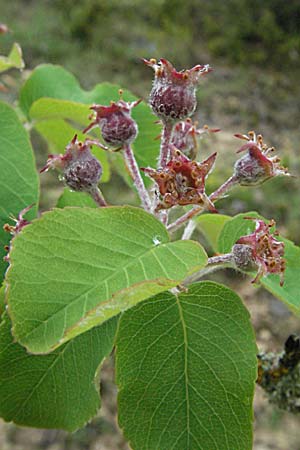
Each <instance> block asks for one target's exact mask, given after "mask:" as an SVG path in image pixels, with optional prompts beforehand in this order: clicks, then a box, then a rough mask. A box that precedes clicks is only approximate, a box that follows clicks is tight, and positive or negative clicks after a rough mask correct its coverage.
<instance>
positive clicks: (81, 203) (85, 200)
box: [56, 188, 97, 208]
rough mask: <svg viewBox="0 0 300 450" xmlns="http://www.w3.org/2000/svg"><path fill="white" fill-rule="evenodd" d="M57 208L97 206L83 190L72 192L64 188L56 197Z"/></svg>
mask: <svg viewBox="0 0 300 450" xmlns="http://www.w3.org/2000/svg"><path fill="white" fill-rule="evenodd" d="M56 206H57V208H65V207H66V206H78V207H81V208H83V207H85V206H87V207H88V208H97V205H96V203H95V202H94V200H93V199H92V198H91V197H90V196H89V195H88V194H86V193H85V192H73V191H70V190H69V189H68V188H65V189H64V191H63V193H62V194H61V196H60V197H59V199H58V202H57V205H56Z"/></svg>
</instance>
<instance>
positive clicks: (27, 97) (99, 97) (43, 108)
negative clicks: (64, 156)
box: [20, 65, 161, 186]
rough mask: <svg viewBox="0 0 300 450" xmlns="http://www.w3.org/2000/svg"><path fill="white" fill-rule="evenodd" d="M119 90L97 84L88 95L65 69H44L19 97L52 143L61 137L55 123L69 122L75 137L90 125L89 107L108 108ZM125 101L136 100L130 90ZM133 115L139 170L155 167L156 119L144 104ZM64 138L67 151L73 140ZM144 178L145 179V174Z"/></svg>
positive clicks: (25, 109)
mask: <svg viewBox="0 0 300 450" xmlns="http://www.w3.org/2000/svg"><path fill="white" fill-rule="evenodd" d="M119 89H120V86H117V85H113V84H110V83H102V84H97V85H96V86H95V87H94V89H92V90H91V91H85V90H83V89H82V88H81V87H80V85H79V83H78V81H77V80H76V78H75V77H74V76H73V75H72V74H70V73H69V72H68V71H66V70H65V69H63V68H62V67H60V66H53V65H42V66H39V67H37V68H36V69H35V70H34V71H33V72H32V74H31V76H30V77H29V79H28V80H27V81H26V83H25V84H24V86H23V88H22V90H21V94H20V106H21V108H22V109H23V111H24V113H25V114H26V115H27V117H28V118H29V119H31V120H33V123H34V125H35V127H36V128H37V130H38V131H39V132H40V133H41V134H42V135H43V136H44V137H45V138H46V139H50V142H53V140H54V139H56V138H55V135H56V133H60V132H59V130H58V127H55V129H53V127H52V126H51V123H52V124H53V121H59V123H61V121H65V122H67V123H68V125H69V126H70V127H71V129H72V130H73V134H74V132H77V131H78V130H80V129H83V128H85V127H86V125H87V124H88V116H89V112H90V111H89V109H88V106H90V105H91V104H93V103H99V104H103V105H108V104H109V103H110V101H111V100H114V101H116V100H118V99H119ZM45 97H48V98H45ZM123 98H124V100H126V101H134V100H136V99H137V97H136V96H134V95H133V94H132V93H131V92H130V91H128V90H123ZM132 115H133V118H134V119H135V120H136V121H137V123H138V127H139V135H138V137H137V139H136V141H135V142H134V145H133V148H134V152H135V156H136V159H137V161H138V164H139V166H140V167H146V166H149V165H150V166H156V160H157V156H158V154H159V142H158V141H157V140H155V138H156V136H157V135H158V134H159V133H160V131H161V128H160V126H158V125H157V124H155V121H156V118H155V116H154V115H153V114H152V112H151V109H150V107H149V106H148V105H147V104H146V103H144V102H142V103H140V104H139V105H138V106H137V107H136V108H134V110H133V114H132ZM50 122H51V123H50ZM71 134H72V133H71ZM51 135H52V139H51ZM60 135H61V133H60ZM65 136H66V137H65V140H64V142H61V138H60V139H59V145H60V146H63V147H64V146H65V145H66V144H67V142H68V140H70V135H69V134H67V133H66V134H65ZM71 137H72V136H71ZM63 147H60V148H63ZM118 162H119V161H118ZM116 168H117V170H118V171H119V172H120V174H121V175H122V176H124V178H126V172H125V171H124V164H121V165H120V164H119V163H118V164H116ZM142 176H143V177H144V175H143V174H142ZM145 182H146V184H147V185H148V186H149V185H150V184H151V180H150V179H149V178H147V177H145Z"/></svg>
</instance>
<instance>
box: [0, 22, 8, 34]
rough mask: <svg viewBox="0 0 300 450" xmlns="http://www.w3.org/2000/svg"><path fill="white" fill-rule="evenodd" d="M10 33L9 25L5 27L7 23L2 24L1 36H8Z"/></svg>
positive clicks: (0, 24)
mask: <svg viewBox="0 0 300 450" xmlns="http://www.w3.org/2000/svg"><path fill="white" fill-rule="evenodd" d="M9 31H10V30H9V28H8V26H7V25H5V23H0V34H6V33H8V32H9Z"/></svg>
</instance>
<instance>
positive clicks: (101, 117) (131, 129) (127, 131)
mask: <svg viewBox="0 0 300 450" xmlns="http://www.w3.org/2000/svg"><path fill="white" fill-rule="evenodd" d="M120 95H122V92H120ZM140 102H141V100H137V101H135V102H125V101H124V100H122V99H120V100H119V101H117V102H111V104H110V106H102V105H93V106H92V107H91V109H92V110H93V111H94V112H95V119H94V120H93V122H91V124H90V125H89V126H88V127H87V128H86V129H85V130H84V133H87V132H88V131H90V130H91V129H93V128H94V127H96V126H99V127H100V130H101V133H102V137H103V139H104V141H105V142H106V143H107V144H108V145H110V146H112V147H120V149H121V148H122V147H124V145H129V144H131V143H132V142H133V141H134V140H135V138H136V137H137V134H138V126H137V123H136V122H135V120H133V118H132V117H131V110H132V108H134V107H135V106H137V105H138V104H139V103H140Z"/></svg>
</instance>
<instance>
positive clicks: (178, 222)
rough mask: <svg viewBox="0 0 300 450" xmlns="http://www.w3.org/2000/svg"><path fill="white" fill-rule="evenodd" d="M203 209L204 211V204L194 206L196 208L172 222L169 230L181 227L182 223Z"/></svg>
mask: <svg viewBox="0 0 300 450" xmlns="http://www.w3.org/2000/svg"><path fill="white" fill-rule="evenodd" d="M202 211H204V208H203V207H202V206H194V208H192V209H191V210H190V211H188V212H186V213H185V214H183V215H182V216H180V217H179V218H178V219H177V220H175V222H173V223H170V225H169V226H168V231H175V230H177V229H178V228H179V227H181V225H183V224H184V223H185V222H187V221H188V220H189V219H191V218H192V217H194V216H196V215H197V214H199V213H200V212H202Z"/></svg>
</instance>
